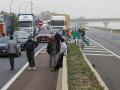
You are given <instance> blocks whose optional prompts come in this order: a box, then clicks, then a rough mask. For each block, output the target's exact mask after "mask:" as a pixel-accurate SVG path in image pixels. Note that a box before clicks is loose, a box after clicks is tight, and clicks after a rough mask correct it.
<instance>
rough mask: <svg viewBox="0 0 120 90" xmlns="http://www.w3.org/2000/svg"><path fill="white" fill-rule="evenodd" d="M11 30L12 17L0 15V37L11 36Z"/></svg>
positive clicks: (12, 30)
mask: <svg viewBox="0 0 120 90" xmlns="http://www.w3.org/2000/svg"><path fill="white" fill-rule="evenodd" d="M13 32H14V29H13V16H11V15H4V14H1V15H0V37H2V36H3V35H5V36H7V35H12V34H13Z"/></svg>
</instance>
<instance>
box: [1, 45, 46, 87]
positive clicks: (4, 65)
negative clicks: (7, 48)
mask: <svg viewBox="0 0 120 90" xmlns="http://www.w3.org/2000/svg"><path fill="white" fill-rule="evenodd" d="M45 45H46V43H40V44H39V46H38V47H37V48H36V49H35V52H37V51H38V50H40V49H41V48H42V47H43V46H45ZM26 62H27V57H26V52H25V51H22V54H21V56H20V57H16V58H15V70H14V71H11V70H10V65H9V59H8V57H0V88H2V87H3V86H4V85H5V84H6V83H7V82H8V81H9V80H10V79H11V78H12V77H13V76H14V75H15V74H16V73H17V72H18V71H19V70H20V69H21V68H22V67H23V66H24V65H25V64H26Z"/></svg>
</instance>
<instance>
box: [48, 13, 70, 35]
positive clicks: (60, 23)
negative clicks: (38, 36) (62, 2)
mask: <svg viewBox="0 0 120 90" xmlns="http://www.w3.org/2000/svg"><path fill="white" fill-rule="evenodd" d="M49 25H50V31H51V33H53V34H55V33H56V32H61V31H64V32H65V33H66V35H68V36H70V35H71V34H70V16H69V15H67V14H52V15H51V20H50V21H49Z"/></svg>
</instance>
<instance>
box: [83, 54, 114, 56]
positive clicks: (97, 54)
mask: <svg viewBox="0 0 120 90" xmlns="http://www.w3.org/2000/svg"><path fill="white" fill-rule="evenodd" d="M85 55H89V56H114V55H112V54H92V53H85Z"/></svg>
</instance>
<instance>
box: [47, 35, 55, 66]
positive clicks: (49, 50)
mask: <svg viewBox="0 0 120 90" xmlns="http://www.w3.org/2000/svg"><path fill="white" fill-rule="evenodd" d="M56 51H57V50H56V41H55V37H54V36H52V37H51V39H50V40H49V42H48V45H47V53H48V54H49V56H50V60H49V66H50V67H53V68H54V67H55V65H56Z"/></svg>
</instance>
